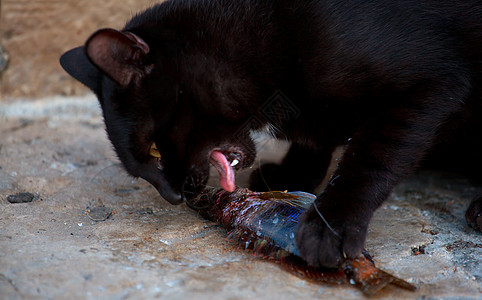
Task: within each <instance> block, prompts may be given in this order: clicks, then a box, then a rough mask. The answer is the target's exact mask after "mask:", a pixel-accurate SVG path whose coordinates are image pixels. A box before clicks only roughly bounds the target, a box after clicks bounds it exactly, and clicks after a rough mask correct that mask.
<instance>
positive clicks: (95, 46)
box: [85, 28, 152, 87]
mask: <svg viewBox="0 0 482 300" xmlns="http://www.w3.org/2000/svg"><path fill="white" fill-rule="evenodd" d="M85 51H86V53H87V56H88V57H89V59H90V60H91V61H92V63H93V64H94V65H96V66H97V67H98V68H99V69H100V70H102V72H104V73H105V74H106V75H107V76H109V77H110V78H111V79H112V80H114V81H115V82H116V83H117V84H119V85H120V86H123V87H125V86H127V85H129V84H130V83H131V82H132V80H133V79H134V78H135V77H136V76H143V75H145V74H148V73H149V72H150V71H151V69H152V66H150V65H146V64H145V63H144V57H145V55H146V54H148V53H149V46H148V45H147V44H146V42H144V41H143V40H142V39H141V38H140V37H138V36H137V35H135V34H133V33H131V32H120V31H117V30H115V29H109V28H108V29H101V30H99V31H97V32H96V33H94V34H93V35H92V36H91V37H90V38H89V39H88V40H87V42H86V44H85Z"/></svg>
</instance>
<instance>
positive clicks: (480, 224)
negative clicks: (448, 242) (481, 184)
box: [465, 195, 482, 231]
mask: <svg viewBox="0 0 482 300" xmlns="http://www.w3.org/2000/svg"><path fill="white" fill-rule="evenodd" d="M465 219H466V220H467V223H468V224H469V225H470V226H472V227H473V228H475V229H477V230H480V231H482V195H480V196H478V197H476V198H475V199H474V200H473V201H472V203H470V205H469V208H468V209H467V212H466V213H465Z"/></svg>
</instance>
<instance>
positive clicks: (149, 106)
mask: <svg viewBox="0 0 482 300" xmlns="http://www.w3.org/2000/svg"><path fill="white" fill-rule="evenodd" d="M61 64H62V66H63V67H64V68H65V70H67V72H69V73H70V74H71V75H72V76H73V77H75V78H76V79H78V80H79V81H81V82H83V83H84V84H86V85H87V86H88V87H89V88H91V89H92V90H93V91H94V92H95V93H96V95H97V96H98V98H99V101H100V104H101V106H102V109H103V113H104V118H105V123H106V126H107V132H108V135H109V138H110V140H111V141H112V144H113V145H114V147H115V150H116V151H117V154H118V156H119V158H120V160H121V161H122V163H123V164H124V166H125V168H126V169H127V171H128V172H129V173H131V174H132V175H134V176H138V177H142V178H144V179H146V180H147V181H149V182H150V183H151V184H153V185H154V186H155V187H156V188H157V190H158V191H159V193H160V194H161V195H162V196H163V197H164V198H165V199H166V200H167V201H169V202H171V203H173V204H178V203H181V202H183V201H185V199H186V198H189V197H192V196H193V195H196V194H197V193H199V191H200V190H202V189H203V187H204V186H205V184H206V181H207V178H208V168H209V164H210V163H211V164H213V165H214V166H215V167H216V168H217V170H218V171H219V173H220V178H221V186H222V187H223V188H224V189H226V190H228V191H232V190H233V189H234V188H235V182H234V171H235V170H238V169H240V168H245V167H248V166H250V165H251V164H252V163H253V161H254V157H255V147H254V143H253V141H252V140H251V138H250V135H249V132H250V131H251V130H259V129H263V128H266V126H268V127H270V128H271V129H272V130H271V132H273V134H274V135H275V136H276V137H278V138H283V139H287V140H289V141H291V142H292V146H291V149H290V150H289V153H288V154H287V156H286V158H285V159H284V161H283V162H282V164H281V165H265V166H262V167H261V170H257V171H255V172H254V173H253V175H252V177H251V185H252V186H251V188H253V189H256V190H261V189H266V188H267V186H268V187H269V188H271V189H281V190H285V189H289V190H305V191H310V190H313V188H314V187H316V186H317V185H318V184H319V183H320V181H321V180H322V178H323V177H324V176H325V173H326V169H327V166H328V164H329V162H330V159H331V156H332V152H333V150H334V149H335V147H336V146H338V145H346V151H345V153H344V155H343V158H342V160H341V161H340V163H339V166H338V169H337V170H336V172H335V174H334V176H333V178H332V180H331V182H330V184H329V185H328V186H327V188H326V189H325V191H324V192H323V193H322V194H321V195H320V196H319V197H318V199H317V200H316V207H312V208H311V209H310V210H309V211H308V212H307V213H306V214H305V215H304V217H303V218H302V222H301V224H300V226H299V228H298V233H297V236H296V239H297V243H298V247H299V249H300V253H301V254H302V256H303V257H304V258H305V259H306V260H307V261H308V262H309V263H310V264H312V265H324V266H335V265H337V264H338V263H339V262H340V261H341V259H342V258H343V257H344V256H348V257H354V256H356V255H358V254H359V253H360V251H361V249H362V247H363V245H364V243H365V236H366V232H367V227H368V223H369V221H370V219H371V217H372V215H373V213H374V211H375V210H376V209H377V208H378V207H379V206H380V205H381V204H382V203H383V201H384V200H385V199H386V198H387V197H388V195H389V194H390V192H391V191H392V189H393V187H394V186H395V185H396V184H397V183H399V182H400V180H402V179H403V178H404V177H406V176H407V175H408V174H410V173H411V172H413V171H414V170H416V168H417V167H419V166H420V165H422V163H423V162H424V161H426V162H427V164H430V165H436V166H437V165H438V166H449V165H450V166H454V167H457V168H459V167H460V168H463V169H465V170H468V171H472V173H473V174H475V175H477V174H480V171H481V170H482V153H481V146H482V3H481V2H480V1H475V0H466V1H459V0H439V1H435V0H433V1H432V0H428V1H413V0H406V1H382V0H351V1H350V0H348V1H347V0H344V1H341V0H323V1H322V0H320V1H313V0H311V1H308V0H289V1H288V0H264V1H260V0H170V1H166V2H164V3H162V4H160V5H156V6H154V7H152V8H150V9H148V10H146V11H145V12H143V13H141V14H139V15H137V16H135V17H134V18H133V19H132V20H131V21H129V22H128V23H127V25H126V26H125V27H124V29H123V30H122V31H117V30H113V29H103V30H100V31H98V32H96V33H94V34H93V35H92V36H91V37H90V38H89V39H88V40H87V42H86V44H85V46H83V47H79V48H75V49H72V50H71V51H69V52H67V53H66V54H64V55H63V56H62V58H61ZM273 95H275V97H273ZM273 99H274V100H273ZM268 100H269V101H268ZM286 108H287V109H289V110H292V111H293V112H294V113H293V114H288V115H287V116H285V115H284V114H285V113H286V111H284V110H283V109H286ZM280 109H281V111H280ZM270 111H271V115H270V113H269V112H270ZM267 112H268V113H267ZM273 112H274V113H273ZM273 116H274V117H273ZM429 154H431V155H429ZM454 160H455V163H451V162H450V161H454ZM479 176H480V175H479ZM315 208H316V209H315ZM317 210H318V211H319V212H320V213H321V215H322V216H324V219H322V218H321V217H320V215H319V213H318V212H317ZM481 210H482V197H478V198H476V199H475V200H474V202H473V203H472V205H471V207H470V208H469V210H468V212H467V220H468V221H469V222H471V223H474V224H476V226H478V228H479V229H481V228H482V217H481V215H480V214H481Z"/></svg>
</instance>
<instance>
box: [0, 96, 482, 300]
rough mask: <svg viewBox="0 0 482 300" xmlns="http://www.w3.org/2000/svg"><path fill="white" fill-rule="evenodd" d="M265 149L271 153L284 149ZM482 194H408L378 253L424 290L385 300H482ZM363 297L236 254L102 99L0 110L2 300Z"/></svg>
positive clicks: (392, 214)
mask: <svg viewBox="0 0 482 300" xmlns="http://www.w3.org/2000/svg"><path fill="white" fill-rule="evenodd" d="M263 149H264V156H265V157H272V154H273V152H276V149H277V146H276V144H268V145H265V147H264V148H263ZM247 174H248V173H247V172H243V173H242V174H239V177H240V179H241V182H242V181H243V180H242V179H243V178H246V175H247ZM481 188H482V186H480V185H479V186H477V185H475V184H472V183H470V182H469V181H468V180H466V179H464V178H460V177H457V176H456V175H450V174H439V173H429V172H423V173H419V174H416V175H414V176H412V177H410V178H409V179H407V180H406V181H404V182H403V183H402V184H401V185H400V186H399V187H397V188H396V190H395V191H394V193H393V194H392V196H391V197H390V199H389V201H388V202H387V203H386V204H385V205H384V206H383V207H382V208H381V209H380V210H379V211H378V212H377V214H376V216H375V218H374V220H373V222H372V224H371V227H370V233H369V236H368V242H367V249H368V250H369V252H370V253H371V254H372V255H373V257H374V259H375V261H376V263H377V265H378V266H379V267H381V268H382V269H384V270H387V271H389V272H390V273H393V274H395V275H397V276H399V277H401V278H403V279H406V280H408V281H409V282H412V283H414V284H416V285H417V287H418V290H417V291H415V292H407V291H402V290H398V289H395V288H388V289H385V290H384V291H383V292H382V293H380V294H379V295H377V296H375V297H374V298H383V299H386V298H388V299H482V267H481V261H482V234H481V233H479V232H476V231H475V230H473V229H470V228H468V227H467V225H466V224H465V221H464V212H465V208H466V207H467V206H468V204H469V202H470V200H471V197H472V196H473V195H475V193H476V192H477V190H480V189H481ZM19 193H30V194H21V195H19ZM15 200H24V201H28V200H31V202H27V203H11V202H15ZM362 297H363V295H362V294H361V293H360V292H359V291H358V290H357V289H355V288H354V287H352V286H349V285H339V286H333V285H326V284H314V283H311V282H307V281H304V280H302V279H299V278H297V277H295V276H293V275H291V274H289V273H286V272H285V271H282V270H281V269H280V268H279V266H278V265H276V264H274V263H271V262H267V261H263V260H260V259H258V258H255V257H253V256H252V255H250V254H249V253H246V252H243V251H241V250H239V249H237V248H236V247H233V246H232V245H231V244H230V243H229V242H227V241H226V239H225V232H224V231H223V229H222V228H220V227H218V226H216V224H214V223H211V222H208V221H205V220H203V219H202V218H200V217H199V216H197V215H196V214H195V213H194V212H192V211H191V210H190V209H188V208H187V207H186V206H185V205H181V206H171V205H169V204H168V203H167V202H165V201H163V200H162V199H161V197H160V196H159V195H158V194H157V192H156V191H155V190H154V189H153V188H152V187H151V186H149V185H148V184H146V183H145V182H144V181H142V180H135V179H133V178H131V177H129V176H128V175H127V174H126V173H125V172H124V171H123V170H122V168H121V167H120V166H119V163H118V160H117V159H116V156H115V154H114V153H113V151H112V148H111V146H110V144H109V142H108V141H107V139H106V136H105V132H104V129H103V123H102V119H101V117H100V112H99V110H98V106H97V103H96V100H95V99H94V98H93V97H92V96H88V97H85V98H47V99H43V100H38V101H27V102H22V101H9V102H6V103H3V104H1V103H0V299H32V298H34V299H35V298H37V299H38V298H40V299H65V298H75V299H147V298H148V299H153V298H162V299H189V298H193V299H253V298H257V299H312V298H321V299H325V298H326V299H334V298H343V299H358V298H362Z"/></svg>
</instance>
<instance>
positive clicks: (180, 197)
mask: <svg viewBox="0 0 482 300" xmlns="http://www.w3.org/2000/svg"><path fill="white" fill-rule="evenodd" d="M158 191H159V194H161V196H162V198H164V199H165V200H166V201H167V202H169V203H171V204H174V205H178V204H181V203H183V202H185V201H186V198H185V197H184V193H183V192H182V191H181V192H175V191H173V190H172V189H168V190H166V189H163V190H159V189H158Z"/></svg>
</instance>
